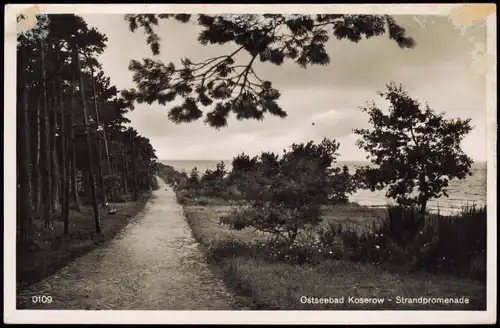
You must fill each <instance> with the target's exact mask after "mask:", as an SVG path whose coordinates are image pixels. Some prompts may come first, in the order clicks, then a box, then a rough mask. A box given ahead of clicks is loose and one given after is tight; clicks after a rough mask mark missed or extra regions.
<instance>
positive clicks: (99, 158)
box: [90, 66, 109, 207]
mask: <svg viewBox="0 0 500 328" xmlns="http://www.w3.org/2000/svg"><path fill="white" fill-rule="evenodd" d="M90 72H91V78H92V92H93V94H94V95H93V100H94V115H95V121H96V127H97V128H96V138H97V174H98V176H99V186H100V189H101V194H100V196H101V203H102V206H103V207H104V206H106V203H107V200H106V199H107V197H106V188H105V185H104V172H103V169H102V142H101V137H100V134H101V132H100V131H99V127H100V124H101V122H100V120H99V109H98V108H97V92H96V85H95V80H94V69H93V68H92V66H91V67H90ZM108 172H109V159H108Z"/></svg>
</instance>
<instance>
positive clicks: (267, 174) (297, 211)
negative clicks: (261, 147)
mask: <svg viewBox="0 0 500 328" xmlns="http://www.w3.org/2000/svg"><path fill="white" fill-rule="evenodd" d="M338 146H339V144H338V143H337V142H336V141H335V140H328V139H324V140H323V141H322V142H321V143H320V144H314V143H313V142H309V143H307V144H293V145H292V146H291V149H290V150H289V151H286V150H285V151H284V153H283V155H282V156H281V157H279V156H278V155H276V154H274V153H262V154H261V155H260V157H258V158H253V159H250V158H249V157H248V156H246V155H244V154H243V155H240V156H239V157H238V158H235V159H234V160H233V174H232V180H233V181H237V183H238V184H239V188H240V190H241V192H242V194H243V196H244V198H245V199H246V200H248V201H249V203H250V206H245V207H240V208H239V209H237V210H236V211H234V212H233V213H232V214H231V215H229V216H225V217H222V218H221V223H223V224H226V225H228V226H230V227H231V228H233V229H237V230H240V229H244V228H246V227H253V228H255V229H257V230H259V231H262V232H267V233H271V234H273V235H275V236H276V237H280V238H283V239H286V240H287V242H288V243H293V241H294V240H295V238H296V237H297V235H298V234H299V232H300V231H302V230H304V229H306V228H308V227H311V226H316V225H318V224H319V223H320V222H321V220H322V218H321V215H320V214H321V210H320V207H321V205H322V204H324V203H325V202H327V201H328V195H329V193H330V187H331V184H330V183H329V175H330V173H331V168H330V166H331V164H332V162H333V161H334V160H335V159H336V157H337V155H338V154H337V149H338Z"/></svg>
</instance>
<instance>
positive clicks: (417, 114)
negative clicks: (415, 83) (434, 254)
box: [354, 83, 472, 212]
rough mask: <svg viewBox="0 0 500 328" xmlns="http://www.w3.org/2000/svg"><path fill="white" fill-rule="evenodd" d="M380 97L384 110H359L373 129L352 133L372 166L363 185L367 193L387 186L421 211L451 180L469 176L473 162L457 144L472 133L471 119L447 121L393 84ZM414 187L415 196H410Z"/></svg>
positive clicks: (392, 195) (391, 193)
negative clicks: (385, 104)
mask: <svg viewBox="0 0 500 328" xmlns="http://www.w3.org/2000/svg"><path fill="white" fill-rule="evenodd" d="M379 95H380V96H381V97H383V98H384V99H386V100H388V101H389V102H390V104H391V105H390V106H389V108H388V111H383V110H382V109H380V108H379V107H377V105H375V103H371V104H368V105H367V106H366V107H364V108H362V110H363V111H364V112H366V113H368V115H369V117H370V123H371V124H372V126H373V127H372V129H371V130H368V129H356V130H355V131H354V132H355V133H356V134H358V135H360V136H361V139H360V140H358V146H359V147H360V148H362V149H364V150H365V151H367V152H368V153H369V154H370V155H369V156H368V157H367V158H369V159H371V162H372V163H373V164H375V165H376V167H374V168H373V167H372V168H370V167H365V168H364V169H363V170H362V172H363V173H364V174H365V177H366V181H365V182H366V183H368V185H369V186H370V187H371V189H372V190H375V189H383V188H385V187H388V190H387V197H389V198H393V199H396V200H397V202H398V203H400V204H403V205H407V204H414V205H418V206H419V208H420V211H421V212H425V210H426V205H427V202H428V200H429V199H431V198H438V197H441V196H448V195H447V193H446V188H447V187H448V182H449V181H450V180H451V179H455V178H456V179H464V178H465V177H466V176H467V175H470V174H471V173H470V168H471V165H472V159H471V158H469V157H468V156H467V155H466V154H465V153H464V152H463V151H462V149H461V146H460V143H461V141H462V140H463V138H464V137H465V136H466V135H467V134H468V133H469V132H470V131H471V130H472V127H471V125H470V119H466V120H462V119H446V118H445V117H444V113H441V114H437V113H435V112H434V111H433V110H432V109H431V108H430V107H429V106H428V105H427V104H426V105H425V106H422V105H421V104H420V103H419V102H418V101H417V100H415V99H414V98H411V97H410V96H409V95H408V93H407V92H406V91H405V90H403V87H402V86H401V85H399V86H398V85H396V84H395V83H390V84H389V85H387V91H386V92H380V93H379ZM415 189H416V192H417V194H416V195H412V194H413V193H414V190H415Z"/></svg>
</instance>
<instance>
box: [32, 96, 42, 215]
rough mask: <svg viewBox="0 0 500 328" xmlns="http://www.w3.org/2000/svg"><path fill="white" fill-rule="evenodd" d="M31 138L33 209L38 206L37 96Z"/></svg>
mask: <svg viewBox="0 0 500 328" xmlns="http://www.w3.org/2000/svg"><path fill="white" fill-rule="evenodd" d="M32 118H33V119H32V125H31V127H32V129H31V131H32V133H31V135H30V140H31V163H32V164H31V168H32V169H31V172H32V176H31V178H32V180H33V183H32V184H33V189H32V192H31V196H32V202H33V209H34V210H35V211H38V208H39V207H40V99H39V98H37V104H36V107H35V110H34V111H32Z"/></svg>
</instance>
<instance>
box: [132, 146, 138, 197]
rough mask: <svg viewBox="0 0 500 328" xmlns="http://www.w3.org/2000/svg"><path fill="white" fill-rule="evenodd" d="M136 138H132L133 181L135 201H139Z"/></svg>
mask: <svg viewBox="0 0 500 328" xmlns="http://www.w3.org/2000/svg"><path fill="white" fill-rule="evenodd" d="M135 156H136V151H135V140H132V181H133V182H134V202H136V201H137V199H138V196H137V166H136V161H135Z"/></svg>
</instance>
